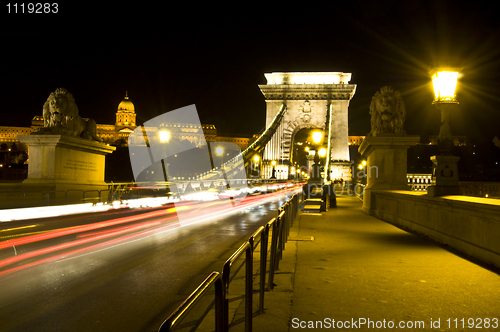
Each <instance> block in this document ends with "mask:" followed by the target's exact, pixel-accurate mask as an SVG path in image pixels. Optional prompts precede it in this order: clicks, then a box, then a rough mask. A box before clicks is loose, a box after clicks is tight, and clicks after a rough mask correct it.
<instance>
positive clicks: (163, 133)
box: [159, 125, 170, 193]
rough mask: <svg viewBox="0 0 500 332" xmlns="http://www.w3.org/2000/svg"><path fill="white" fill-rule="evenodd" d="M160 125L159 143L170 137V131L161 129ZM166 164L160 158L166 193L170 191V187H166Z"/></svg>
mask: <svg viewBox="0 0 500 332" xmlns="http://www.w3.org/2000/svg"><path fill="white" fill-rule="evenodd" d="M162 127H163V125H162V126H161V127H160V131H159V136H160V142H161V143H168V140H169V139H170V132H169V131H167V130H165V129H162ZM168 166H169V164H168V163H166V162H165V160H164V159H163V158H162V159H161V168H162V171H163V178H164V179H165V190H166V192H167V193H168V192H170V188H169V187H168V177H167V174H168Z"/></svg>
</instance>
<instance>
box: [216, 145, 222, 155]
mask: <svg viewBox="0 0 500 332" xmlns="http://www.w3.org/2000/svg"><path fill="white" fill-rule="evenodd" d="M223 153H224V149H223V148H221V147H220V146H219V147H217V148H215V154H216V155H217V156H219V157H220V156H222V154H223Z"/></svg>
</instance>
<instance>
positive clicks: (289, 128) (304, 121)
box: [259, 72, 356, 181]
mask: <svg viewBox="0 0 500 332" xmlns="http://www.w3.org/2000/svg"><path fill="white" fill-rule="evenodd" d="M265 76H266V79H267V84H265V85H259V88H260V90H261V91H262V93H263V94H264V97H265V98H266V108H267V112H266V128H268V127H269V125H270V124H271V123H272V122H273V120H274V118H275V117H276V115H277V114H278V112H279V110H280V109H281V107H282V105H285V106H286V112H285V115H284V117H283V118H282V121H281V123H280V125H279V127H278V128H277V130H276V133H275V134H274V135H273V137H272V138H271V139H270V140H269V142H268V143H267V145H266V147H265V149H264V152H263V157H262V172H263V174H262V177H263V178H270V177H271V174H272V169H273V166H272V165H271V163H272V161H275V162H276V165H275V166H274V168H275V170H276V173H275V174H276V177H277V178H278V179H280V178H281V179H288V177H289V170H290V166H291V161H292V160H291V158H292V153H293V143H294V137H295V134H296V133H297V132H298V131H299V130H301V129H304V128H311V129H321V130H325V129H327V131H329V133H328V132H325V135H324V137H330V160H331V161H332V162H331V163H329V167H328V168H329V170H330V178H331V179H332V180H334V179H340V178H341V179H343V180H344V181H349V180H350V179H351V173H350V168H351V162H350V157H349V145H348V128H347V124H348V123H347V121H348V120H347V114H348V107H349V102H350V100H351V98H352V97H353V96H354V93H355V92H356V85H355V84H349V81H350V79H351V74H350V73H341V72H297V73H267V74H265ZM327 115H328V116H329V117H327ZM327 121H328V123H327ZM328 134H330V135H328ZM327 143H328V142H327V140H326V139H325V140H324V143H323V144H324V145H325V146H326V145H327Z"/></svg>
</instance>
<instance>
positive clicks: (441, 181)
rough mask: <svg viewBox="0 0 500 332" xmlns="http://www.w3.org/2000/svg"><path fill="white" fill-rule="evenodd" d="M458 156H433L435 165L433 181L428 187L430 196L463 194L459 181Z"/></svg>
mask: <svg viewBox="0 0 500 332" xmlns="http://www.w3.org/2000/svg"><path fill="white" fill-rule="evenodd" d="M459 160H460V157H456V156H432V157H431V161H432V163H433V164H434V165H433V172H432V182H431V185H430V186H429V187H428V188H427V194H428V195H429V196H445V195H461V194H462V188H460V183H459V181H458V167H457V162H458V161H459Z"/></svg>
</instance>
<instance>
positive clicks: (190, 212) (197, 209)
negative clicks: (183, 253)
mask: <svg viewBox="0 0 500 332" xmlns="http://www.w3.org/2000/svg"><path fill="white" fill-rule="evenodd" d="M297 190H298V188H297V187H296V186H295V187H289V188H287V189H284V190H282V191H278V192H273V193H269V194H266V195H259V196H247V197H244V198H243V197H242V198H241V201H240V204H238V206H237V207H233V206H232V205H231V204H228V202H229V199H222V200H220V199H219V200H216V201H209V202H206V203H203V204H200V203H198V202H183V203H184V204H183V205H181V206H178V207H174V208H168V209H163V210H158V211H151V212H147V213H143V214H140V215H135V216H129V217H123V218H117V219H113V220H108V221H102V222H97V223H93V224H89V225H82V226H75V227H71V228H66V229H57V230H54V231H47V232H46V233H43V234H37V235H32V236H26V237H24V238H20V239H13V240H8V241H4V242H0V249H5V248H9V247H14V248H15V246H20V245H24V244H28V243H33V242H38V241H43V240H47V239H53V238H56V237H60V236H65V235H70V234H77V233H81V234H78V235H77V236H76V238H77V240H75V241H71V242H68V243H63V244H58V245H54V246H50V247H47V248H43V249H37V250H34V251H31V252H28V253H23V254H20V255H16V256H14V257H10V258H6V259H4V260H1V261H0V268H5V267H8V266H9V265H12V264H15V263H21V262H23V261H25V260H27V259H30V258H36V257H40V256H42V255H47V254H52V253H56V252H58V251H61V250H66V249H70V248H74V247H77V246H82V245H86V244H90V243H92V242H96V241H102V240H106V239H109V238H112V237H118V238H115V239H112V240H108V241H105V242H100V243H96V244H93V245H90V246H85V247H83V248H78V249H75V250H72V251H66V252H64V253H61V254H56V255H52V256H50V257H47V258H41V259H39V260H37V261H35V262H29V263H26V264H23V265H20V266H16V267H12V268H10V269H7V270H4V271H1V272H0V276H1V275H4V274H7V273H10V272H13V271H17V270H20V269H24V268H28V267H31V266H35V265H38V264H42V263H44V262H47V261H54V260H58V259H61V258H66V259H68V258H67V257H69V256H75V255H76V254H78V253H82V252H84V251H85V252H86V253H85V255H88V254H92V253H93V252H97V251H102V250H107V249H110V248H113V247H116V246H118V245H125V244H127V243H131V242H135V241H137V240H140V239H143V238H146V237H149V236H153V235H157V234H160V233H164V232H166V231H171V230H174V229H176V228H178V227H184V226H188V225H193V224H197V223H200V222H206V221H209V220H213V219H215V218H221V217H225V216H228V215H231V214H234V213H238V212H240V211H242V210H244V209H247V208H251V207H255V206H259V205H262V204H264V203H267V202H269V201H272V200H275V199H276V197H278V196H283V195H286V194H287V193H289V192H295V191H297ZM178 212H182V214H183V216H182V218H180V219H182V222H180V221H177V222H173V223H169V224H167V225H165V226H163V227H162V226H161V225H162V224H164V223H165V222H168V221H172V220H176V219H177V217H178V215H177V214H175V213H178ZM165 216H167V217H166V218H165ZM150 218H161V220H154V221H148V222H141V223H139V224H136V225H128V226H121V227H118V228H113V229H109V230H106V229H103V228H107V227H113V226H119V225H123V224H125V223H131V222H136V221H141V220H145V219H150ZM31 226H33V225H30V226H27V227H31ZM151 227H153V228H152V229H147V230H144V231H141V230H143V229H144V228H151ZM20 228H23V227H20ZM13 229H15V228H11V229H10V230H13ZM99 229H102V230H101V231H96V232H92V233H86V232H89V231H95V230H99ZM130 233H132V234H130ZM126 234H129V235H126ZM73 258H76V257H73Z"/></svg>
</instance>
